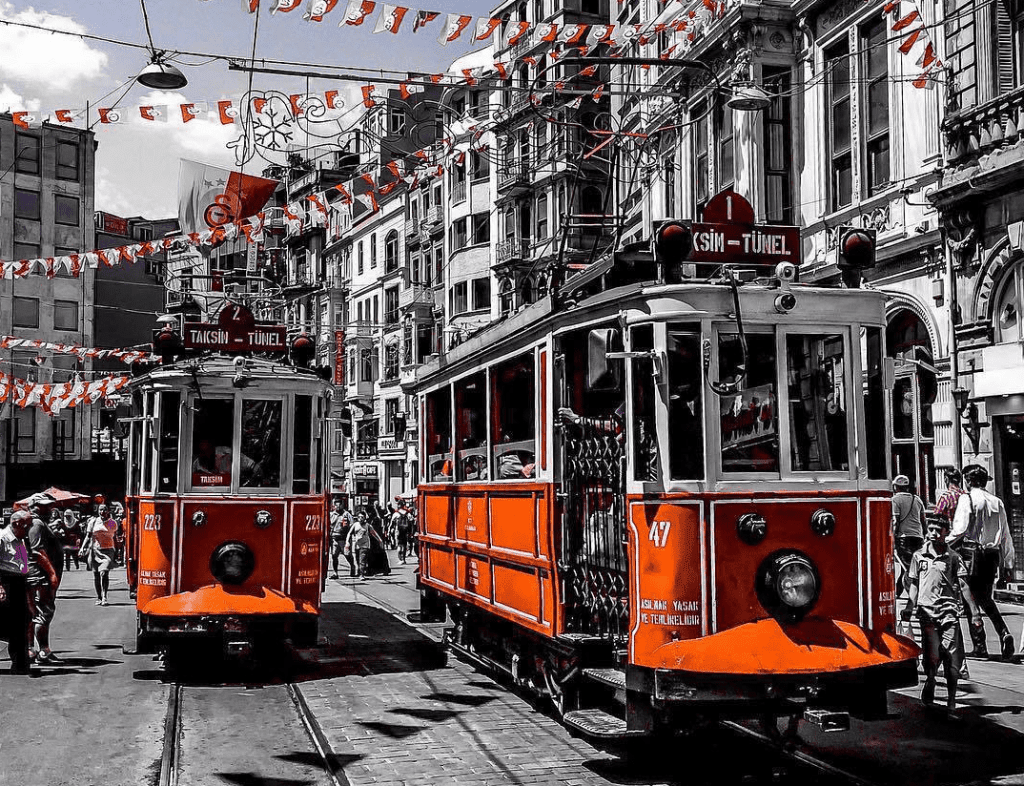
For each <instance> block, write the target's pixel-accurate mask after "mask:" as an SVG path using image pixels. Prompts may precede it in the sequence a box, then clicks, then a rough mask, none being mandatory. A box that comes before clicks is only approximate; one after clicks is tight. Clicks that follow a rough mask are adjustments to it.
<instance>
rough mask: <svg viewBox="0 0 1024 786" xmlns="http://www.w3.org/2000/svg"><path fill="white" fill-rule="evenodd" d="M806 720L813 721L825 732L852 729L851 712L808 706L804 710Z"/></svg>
mask: <svg viewBox="0 0 1024 786" xmlns="http://www.w3.org/2000/svg"><path fill="white" fill-rule="evenodd" d="M804 720H805V721H807V722H808V723H813V724H814V725H815V726H817V727H818V728H819V729H821V730H822V731H824V732H832V731H849V730H850V713H848V712H840V711H838V710H826V709H822V708H821V707H808V708H807V709H806V710H804Z"/></svg>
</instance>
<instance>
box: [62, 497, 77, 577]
mask: <svg viewBox="0 0 1024 786" xmlns="http://www.w3.org/2000/svg"><path fill="white" fill-rule="evenodd" d="M60 539H61V543H62V544H63V547H64V570H71V562H72V560H74V563H75V570H78V568H80V567H81V564H80V561H79V557H78V550H79V549H81V548H82V527H81V525H80V524H79V522H78V514H76V513H75V511H73V510H70V509H69V510H65V511H64V524H63V526H62V527H61V534H60Z"/></svg>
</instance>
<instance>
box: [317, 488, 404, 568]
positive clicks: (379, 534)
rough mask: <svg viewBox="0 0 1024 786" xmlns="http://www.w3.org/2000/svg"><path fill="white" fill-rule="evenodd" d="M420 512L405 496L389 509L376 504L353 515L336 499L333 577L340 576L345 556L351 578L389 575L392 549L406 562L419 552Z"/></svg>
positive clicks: (332, 531)
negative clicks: (417, 515) (417, 537)
mask: <svg viewBox="0 0 1024 786" xmlns="http://www.w3.org/2000/svg"><path fill="white" fill-rule="evenodd" d="M415 532H416V512H415V509H414V508H413V507H412V506H411V505H409V504H407V502H406V501H405V500H403V499H402V498H401V497H395V501H394V502H393V503H390V504H389V505H388V506H387V507H386V508H385V507H384V506H383V505H381V504H379V503H375V504H373V505H370V506H367V507H365V508H363V509H362V510H360V511H359V512H358V513H355V514H353V513H352V512H351V511H350V510H348V509H347V508H346V507H345V505H344V504H343V503H342V501H341V500H335V502H334V505H333V510H332V511H331V515H330V537H331V549H330V559H331V569H332V573H331V578H335V579H336V578H339V573H338V567H339V565H340V564H341V561H342V559H343V558H344V561H345V562H346V563H348V569H349V576H350V577H351V578H357V579H364V578H367V577H369V576H373V575H385V576H386V575H388V574H390V573H391V566H390V565H389V564H388V556H387V550H388V549H397V550H398V560H399V562H401V563H402V564H403V565H404V564H406V561H407V560H408V559H409V558H410V557H415V554H416V537H415Z"/></svg>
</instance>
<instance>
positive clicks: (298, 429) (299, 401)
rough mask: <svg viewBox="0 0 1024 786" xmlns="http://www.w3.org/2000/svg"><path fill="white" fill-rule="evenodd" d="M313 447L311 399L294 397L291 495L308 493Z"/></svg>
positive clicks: (308, 397) (309, 397) (310, 397)
mask: <svg viewBox="0 0 1024 786" xmlns="http://www.w3.org/2000/svg"><path fill="white" fill-rule="evenodd" d="M312 447H313V397H312V396H296V397H295V430H294V439H293V441H292V456H293V460H292V461H293V463H292V472H293V474H292V493H293V494H308V493H309V474H310V473H309V470H310V468H311V466H312V465H311V464H310V462H311V461H312V455H311V454H312V450H311V449H312Z"/></svg>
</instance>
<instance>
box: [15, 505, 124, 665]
mask: <svg viewBox="0 0 1024 786" xmlns="http://www.w3.org/2000/svg"><path fill="white" fill-rule="evenodd" d="M76 507H77V509H76ZM76 507H69V508H66V509H64V510H62V509H61V508H60V507H59V506H58V505H57V501H56V500H55V499H54V498H53V497H51V496H49V495H48V494H46V493H39V494H34V495H32V496H31V497H29V498H28V499H27V500H26V501H25V502H24V504H23V506H22V507H21V508H20V509H18V510H15V511H14V512H13V513H12V514H11V516H10V518H9V519H8V521H7V522H6V526H3V527H2V528H0V638H6V639H7V641H8V651H9V653H10V659H11V672H12V673H13V674H28V673H30V672H31V669H32V667H33V665H36V664H38V665H44V666H55V665H59V664H60V663H61V660H60V658H59V657H57V656H56V655H55V654H54V653H53V650H52V649H51V648H50V625H51V624H52V622H53V617H54V614H55V612H56V608H57V590H58V588H59V587H60V583H61V579H62V578H63V574H64V572H65V571H70V570H72V567H71V566H72V564H73V565H74V569H80V568H81V567H82V565H83V563H84V565H85V567H86V568H87V569H88V570H91V571H93V581H94V585H95V588H96V605H98V606H106V605H107V603H108V601H107V591H108V588H109V585H110V570H111V568H112V567H113V566H114V565H116V564H123V563H124V542H125V539H124V507H123V506H122V505H121V504H120V503H117V502H115V503H113V505H110V506H108V505H107V504H106V501H105V500H104V499H103V498H102V497H97V498H95V499H90V500H89V501H88V502H87V503H85V504H80V505H77V506H76Z"/></svg>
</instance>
